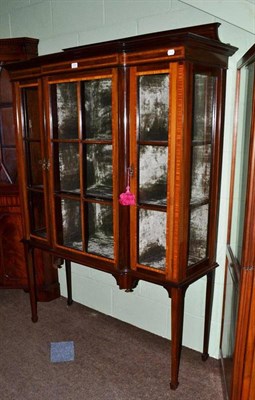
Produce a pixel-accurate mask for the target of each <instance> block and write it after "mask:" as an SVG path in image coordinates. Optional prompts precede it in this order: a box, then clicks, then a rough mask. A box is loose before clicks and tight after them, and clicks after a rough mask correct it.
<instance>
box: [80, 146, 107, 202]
mask: <svg viewBox="0 0 255 400" xmlns="http://www.w3.org/2000/svg"><path fill="white" fill-rule="evenodd" d="M85 151H86V161H87V164H86V194H87V195H90V196H99V197H111V196H112V146H111V145H102V144H88V145H86V146H85Z"/></svg>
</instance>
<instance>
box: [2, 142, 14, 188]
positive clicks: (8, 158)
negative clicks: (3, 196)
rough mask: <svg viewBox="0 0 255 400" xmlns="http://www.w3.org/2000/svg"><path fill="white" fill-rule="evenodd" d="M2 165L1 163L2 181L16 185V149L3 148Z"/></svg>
mask: <svg viewBox="0 0 255 400" xmlns="http://www.w3.org/2000/svg"><path fill="white" fill-rule="evenodd" d="M2 157H3V158H2V160H1V162H2V164H3V166H1V163H0V167H2V168H0V181H1V182H3V183H15V182H16V181H17V165H16V149H15V148H11V147H10V148H9V147H6V148H2Z"/></svg>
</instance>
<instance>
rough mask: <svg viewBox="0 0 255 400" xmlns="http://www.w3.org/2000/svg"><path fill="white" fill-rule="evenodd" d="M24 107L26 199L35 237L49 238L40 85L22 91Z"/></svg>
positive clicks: (31, 227)
mask: <svg viewBox="0 0 255 400" xmlns="http://www.w3.org/2000/svg"><path fill="white" fill-rule="evenodd" d="M21 99H22V108H23V124H22V125H23V147H24V154H25V155H26V156H25V157H26V158H25V165H26V177H27V182H26V183H27V197H28V205H29V215H30V229H31V233H32V234H34V235H35V236H38V237H41V238H46V237H47V231H46V217H45V201H44V183H43V168H44V163H45V160H44V158H43V153H42V143H41V132H40V105H39V90H38V86H29V87H24V88H22V89H21Z"/></svg>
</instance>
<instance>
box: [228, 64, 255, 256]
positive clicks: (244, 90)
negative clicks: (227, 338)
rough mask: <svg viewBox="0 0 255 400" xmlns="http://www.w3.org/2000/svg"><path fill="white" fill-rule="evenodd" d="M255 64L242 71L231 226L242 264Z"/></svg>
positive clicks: (236, 252) (232, 245)
mask: <svg viewBox="0 0 255 400" xmlns="http://www.w3.org/2000/svg"><path fill="white" fill-rule="evenodd" d="M254 73H255V71H254V64H251V65H250V66H249V67H248V68H242V69H241V76H240V95H239V110H238V131H237V144H236V146H237V148H236V167H235V182H234V197H233V211H232V225H231V240H230V244H231V248H232V251H233V252H234V255H235V257H236V258H237V259H238V261H239V263H241V257H242V242H243V230H244V220H245V218H244V217H245V200H246V186H247V175H248V161H249V160H248V158H249V145H250V133H251V122H252V100H253V90H252V89H253V81H254Z"/></svg>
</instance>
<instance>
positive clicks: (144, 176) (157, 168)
mask: <svg viewBox="0 0 255 400" xmlns="http://www.w3.org/2000/svg"><path fill="white" fill-rule="evenodd" d="M139 150H140V151H139V202H140V203H147V204H160V205H166V192H167V155H168V148H167V147H164V146H139Z"/></svg>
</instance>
